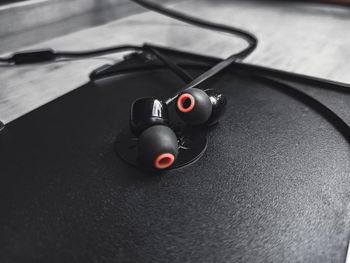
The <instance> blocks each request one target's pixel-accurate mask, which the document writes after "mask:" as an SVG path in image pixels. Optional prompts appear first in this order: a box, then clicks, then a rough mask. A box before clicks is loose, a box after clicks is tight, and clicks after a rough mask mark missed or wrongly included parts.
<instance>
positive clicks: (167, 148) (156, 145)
mask: <svg viewBox="0 0 350 263" xmlns="http://www.w3.org/2000/svg"><path fill="white" fill-rule="evenodd" d="M175 98H176V100H170V101H169V102H168V103H167V102H166V101H164V100H159V99H156V98H140V99H137V100H135V101H134V102H133V103H132V104H131V110H130V125H129V126H130V130H131V132H132V133H133V134H134V135H135V136H137V137H138V146H137V147H138V158H139V160H140V162H141V163H142V164H143V165H145V166H147V167H151V168H154V169H160V170H161V169H166V168H169V167H170V166H172V165H173V164H174V162H175V161H176V159H177V156H178V154H179V151H178V147H179V145H178V138H177V135H176V134H175V132H174V131H173V130H172V128H171V124H172V120H171V119H170V118H169V108H168V107H175V108H176V113H177V115H178V116H179V118H180V119H181V120H182V121H183V122H184V124H185V125H189V126H192V127H197V128H200V129H202V128H205V127H208V126H212V125H214V124H216V123H217V122H218V121H219V118H220V116H221V115H222V114H223V113H224V111H225V106H226V103H227V101H226V98H225V96H224V95H223V94H222V93H220V92H218V91H216V90H212V89H208V90H201V89H198V88H190V89H187V90H184V91H182V92H180V93H178V94H177V95H176V96H175ZM171 102H174V103H171Z"/></svg>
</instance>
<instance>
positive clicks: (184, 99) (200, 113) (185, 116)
mask: <svg viewBox="0 0 350 263" xmlns="http://www.w3.org/2000/svg"><path fill="white" fill-rule="evenodd" d="M176 111H177V114H178V115H179V117H180V118H181V119H182V120H183V121H185V122H186V123H188V124H191V125H199V124H203V123H205V122H206V121H208V119H209V118H210V115H211V112H212V105H211V102H210V99H209V96H208V95H207V94H206V93H205V92H204V91H203V90H200V89H197V88H192V89H188V90H186V91H184V92H182V93H181V94H180V95H179V97H178V98H177V101H176Z"/></svg>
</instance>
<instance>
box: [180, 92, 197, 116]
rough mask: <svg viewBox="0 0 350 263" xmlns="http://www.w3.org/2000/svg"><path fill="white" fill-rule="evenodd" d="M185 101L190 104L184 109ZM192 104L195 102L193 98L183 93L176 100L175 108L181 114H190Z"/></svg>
mask: <svg viewBox="0 0 350 263" xmlns="http://www.w3.org/2000/svg"><path fill="white" fill-rule="evenodd" d="M187 100H190V101H191V103H190V105H189V106H188V107H186V108H185V107H184V104H185V102H186V101H187ZM194 104H195V100H194V98H193V96H192V95H191V94H189V93H184V94H182V95H181V96H180V97H179V98H178V99H177V108H178V109H179V110H180V111H182V112H190V111H191V110H193V108H194Z"/></svg>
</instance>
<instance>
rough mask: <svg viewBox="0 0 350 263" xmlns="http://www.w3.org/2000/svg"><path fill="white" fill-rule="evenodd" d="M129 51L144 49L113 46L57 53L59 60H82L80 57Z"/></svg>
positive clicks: (130, 46)
mask: <svg viewBox="0 0 350 263" xmlns="http://www.w3.org/2000/svg"><path fill="white" fill-rule="evenodd" d="M129 50H139V51H142V50H143V47H140V46H134V45H122V46H112V47H107V48H100V49H93V50H86V51H55V55H56V57H57V58H80V57H91V56H97V55H104V54H110V53H115V52H124V51H129Z"/></svg>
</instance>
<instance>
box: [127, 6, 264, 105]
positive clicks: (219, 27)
mask: <svg viewBox="0 0 350 263" xmlns="http://www.w3.org/2000/svg"><path fill="white" fill-rule="evenodd" d="M131 1H133V2H135V3H137V4H139V5H141V6H143V7H145V8H147V9H150V10H152V11H155V12H158V13H160V14H163V15H165V16H168V17H171V18H174V19H177V20H180V21H182V22H185V23H188V24H191V25H195V26H198V27H202V28H207V29H211V30H215V31H220V32H224V33H229V34H233V35H235V36H238V37H241V38H243V39H245V40H246V41H247V42H248V47H246V48H245V49H243V50H242V51H241V52H239V53H237V54H233V55H231V56H229V57H228V58H226V59H224V60H223V61H221V62H219V63H218V64H217V65H215V66H214V67H212V68H211V69H210V70H208V71H206V72H205V73H203V74H202V75H200V76H199V77H197V78H195V79H194V80H192V81H191V82H190V83H188V84H187V85H186V86H185V87H184V88H182V89H181V90H179V91H178V92H176V94H174V95H173V96H172V97H170V98H169V99H168V100H166V103H167V104H170V103H172V102H173V101H174V100H175V99H176V98H177V96H178V94H179V92H181V91H184V90H187V89H190V88H195V87H197V86H199V85H200V84H201V83H203V82H204V81H206V80H208V79H209V78H211V77H213V76H214V75H216V74H217V73H219V72H220V71H221V70H223V69H224V68H226V67H228V66H229V65H231V64H232V63H234V62H236V61H239V60H242V59H244V58H246V57H247V56H248V55H249V54H251V53H252V52H253V51H254V49H255V48H256V46H257V44H258V40H257V38H256V37H255V36H254V35H253V34H251V33H250V32H248V31H245V30H242V29H239V28H235V27H231V26H227V25H223V24H217V23H213V22H210V21H207V20H203V19H200V18H197V17H192V16H189V15H187V14H183V13H181V12H178V11H176V10H170V9H168V8H165V7H163V6H161V5H158V4H155V3H152V2H149V1H145V0H131Z"/></svg>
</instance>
